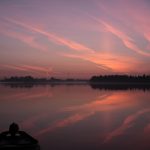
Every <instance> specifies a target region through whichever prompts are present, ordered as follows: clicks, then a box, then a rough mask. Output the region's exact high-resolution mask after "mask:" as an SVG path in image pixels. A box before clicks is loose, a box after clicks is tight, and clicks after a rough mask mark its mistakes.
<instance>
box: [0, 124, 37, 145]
mask: <svg viewBox="0 0 150 150" xmlns="http://www.w3.org/2000/svg"><path fill="white" fill-rule="evenodd" d="M1 142H2V143H6V144H7V145H9V144H15V145H17V144H21V143H23V144H25V145H31V144H38V141H37V140H36V139H34V138H33V137H32V136H30V135H29V134H27V133H26V132H24V131H19V126H18V124H16V123H12V124H11V125H10V126H9V131H5V132H2V133H1V134H0V144H1Z"/></svg>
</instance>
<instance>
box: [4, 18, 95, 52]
mask: <svg viewBox="0 0 150 150" xmlns="http://www.w3.org/2000/svg"><path fill="white" fill-rule="evenodd" d="M6 20H8V21H10V22H12V23H14V24H16V25H19V26H21V27H24V28H26V29H28V30H31V31H32V32H36V33H39V34H41V35H43V36H46V37H47V38H48V39H49V40H50V41H52V42H54V43H56V44H59V45H64V46H67V47H69V48H71V49H74V50H77V51H83V52H87V51H88V52H93V50H92V49H90V48H88V47H87V46H85V45H83V44H80V43H77V42H75V41H72V40H69V39H66V38H63V37H60V36H57V35H55V34H54V33H50V32H47V31H45V30H43V29H40V28H38V27H35V26H31V25H28V24H26V23H23V22H20V21H17V20H14V19H6Z"/></svg>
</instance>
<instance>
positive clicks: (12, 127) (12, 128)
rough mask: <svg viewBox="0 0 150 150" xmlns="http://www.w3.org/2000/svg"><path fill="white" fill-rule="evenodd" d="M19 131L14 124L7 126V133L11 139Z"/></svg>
mask: <svg viewBox="0 0 150 150" xmlns="http://www.w3.org/2000/svg"><path fill="white" fill-rule="evenodd" d="M18 131H19V126H18V125H17V124H16V123H12V124H11V125H10V126H9V133H10V135H11V136H12V137H14V136H16V134H17V133H18Z"/></svg>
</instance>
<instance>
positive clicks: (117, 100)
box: [0, 85, 150, 150]
mask: <svg viewBox="0 0 150 150" xmlns="http://www.w3.org/2000/svg"><path fill="white" fill-rule="evenodd" d="M11 122H16V123H18V124H20V128H21V129H22V130H24V131H26V132H27V133H29V134H31V135H32V136H34V137H35V138H37V139H38V140H39V142H40V145H41V149H42V150H149V149H150V91H149V90H118V89H117V90H110V89H109V90H103V89H94V88H92V87H91V86H89V85H55V86H54V85H53V86H50V85H41V86H40V85H38V86H30V85H24V86H22V85H21V86H17V85H15V86H12V85H11V86H9V85H7V86H6V85H0V131H4V130H6V129H7V128H8V126H9V124H10V123H11Z"/></svg>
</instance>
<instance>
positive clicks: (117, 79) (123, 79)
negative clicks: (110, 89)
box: [90, 75, 150, 83]
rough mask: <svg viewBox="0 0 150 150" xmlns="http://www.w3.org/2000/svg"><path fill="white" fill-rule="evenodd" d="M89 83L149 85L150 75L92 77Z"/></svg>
mask: <svg viewBox="0 0 150 150" xmlns="http://www.w3.org/2000/svg"><path fill="white" fill-rule="evenodd" d="M90 82H91V83H113V82H114V83H150V75H142V76H140V75H138V76H128V75H104V76H101V75H100V76H93V77H92V78H91V79H90Z"/></svg>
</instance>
